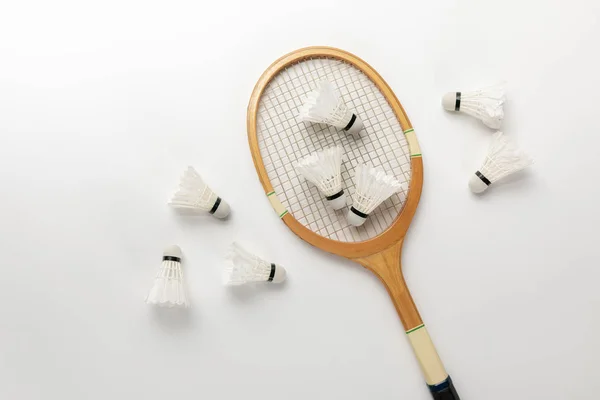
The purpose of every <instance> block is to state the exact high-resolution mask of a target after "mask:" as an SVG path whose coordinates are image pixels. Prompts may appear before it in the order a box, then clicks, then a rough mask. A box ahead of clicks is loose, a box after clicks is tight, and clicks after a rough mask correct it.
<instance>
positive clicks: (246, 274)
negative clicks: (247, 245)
mask: <svg viewBox="0 0 600 400" xmlns="http://www.w3.org/2000/svg"><path fill="white" fill-rule="evenodd" d="M225 258H226V264H225V268H224V270H223V283H224V284H225V285H232V286H237V285H244V284H247V283H257V282H269V281H271V282H273V283H281V282H283V281H284V280H285V277H286V271H285V268H283V267H282V266H280V265H276V264H273V263H269V262H267V261H265V260H263V259H262V258H260V257H258V256H255V255H254V254H252V253H249V252H248V251H246V250H244V249H243V248H242V247H241V246H240V245H239V244H237V243H233V244H232V245H231V246H230V247H229V250H228V252H227V255H226V257H225ZM273 269H274V271H273Z"/></svg>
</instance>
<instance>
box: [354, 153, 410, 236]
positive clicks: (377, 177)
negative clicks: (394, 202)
mask: <svg viewBox="0 0 600 400" xmlns="http://www.w3.org/2000/svg"><path fill="white" fill-rule="evenodd" d="M354 179H355V182H356V191H355V193H354V195H353V196H352V207H351V208H350V210H349V211H348V217H347V218H348V223H350V224H351V225H354V226H360V225H362V224H363V223H364V222H365V220H366V218H367V216H368V215H369V214H370V213H371V212H372V211H373V210H375V209H376V208H377V207H379V205H380V204H381V203H383V202H384V201H385V200H386V199H388V198H389V197H390V196H391V195H393V194H394V193H397V192H399V191H401V190H402V189H403V188H404V185H402V184H401V183H400V182H398V180H396V178H394V177H393V176H391V175H387V174H386V173H385V172H383V171H381V170H379V169H377V168H373V167H369V166H367V165H364V164H358V165H357V166H356V170H355V176H354Z"/></svg>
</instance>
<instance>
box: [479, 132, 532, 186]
mask: <svg viewBox="0 0 600 400" xmlns="http://www.w3.org/2000/svg"><path fill="white" fill-rule="evenodd" d="M531 164H533V159H531V158H530V157H529V156H528V155H527V154H525V153H524V152H523V151H522V150H520V149H519V148H518V147H517V145H516V144H515V143H514V142H513V141H511V140H509V139H508V138H506V136H504V134H503V133H502V132H500V131H498V132H496V133H495V134H494V136H493V138H492V143H491V144H490V147H489V149H488V153H487V155H486V156H485V160H484V161H483V165H482V166H481V168H479V170H478V171H476V172H475V174H474V175H473V176H471V179H470V180H469V188H470V189H471V191H472V192H473V193H482V192H483V191H485V190H486V189H487V188H488V186H490V185H491V184H492V183H494V182H497V181H498V180H500V179H502V178H504V177H506V176H508V175H511V174H513V173H515V172H517V171H520V170H522V169H523V168H525V167H527V166H529V165H531Z"/></svg>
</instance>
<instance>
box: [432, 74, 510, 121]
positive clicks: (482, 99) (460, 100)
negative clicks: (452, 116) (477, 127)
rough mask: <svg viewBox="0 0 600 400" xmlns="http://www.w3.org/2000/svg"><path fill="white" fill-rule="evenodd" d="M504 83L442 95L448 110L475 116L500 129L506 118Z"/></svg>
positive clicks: (443, 103) (443, 104) (445, 107)
mask: <svg viewBox="0 0 600 400" xmlns="http://www.w3.org/2000/svg"><path fill="white" fill-rule="evenodd" d="M504 86H505V84H504V83H499V84H497V85H494V86H490V87H486V88H483V89H479V90H475V91H472V92H450V93H446V94H445V95H444V96H443V97H442V106H443V107H444V109H446V110H448V111H460V112H463V113H465V114H468V115H470V116H472V117H475V118H477V119H479V120H481V122H483V123H484V124H486V125H487V126H489V127H490V128H492V129H499V128H500V126H502V119H503V118H504V109H503V107H504V102H505V101H506V96H505V93H504Z"/></svg>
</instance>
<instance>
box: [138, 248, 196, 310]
mask: <svg viewBox="0 0 600 400" xmlns="http://www.w3.org/2000/svg"><path fill="white" fill-rule="evenodd" d="M146 303H148V304H154V305H157V306H160V307H169V308H171V307H189V303H188V299H187V295H186V292H185V286H184V284H183V273H182V271H181V249H180V248H179V246H175V245H173V246H169V247H167V248H166V249H165V251H164V252H163V261H162V265H161V267H160V270H159V271H158V273H157V274H156V278H155V280H154V286H152V289H151V290H150V293H148V297H146Z"/></svg>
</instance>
